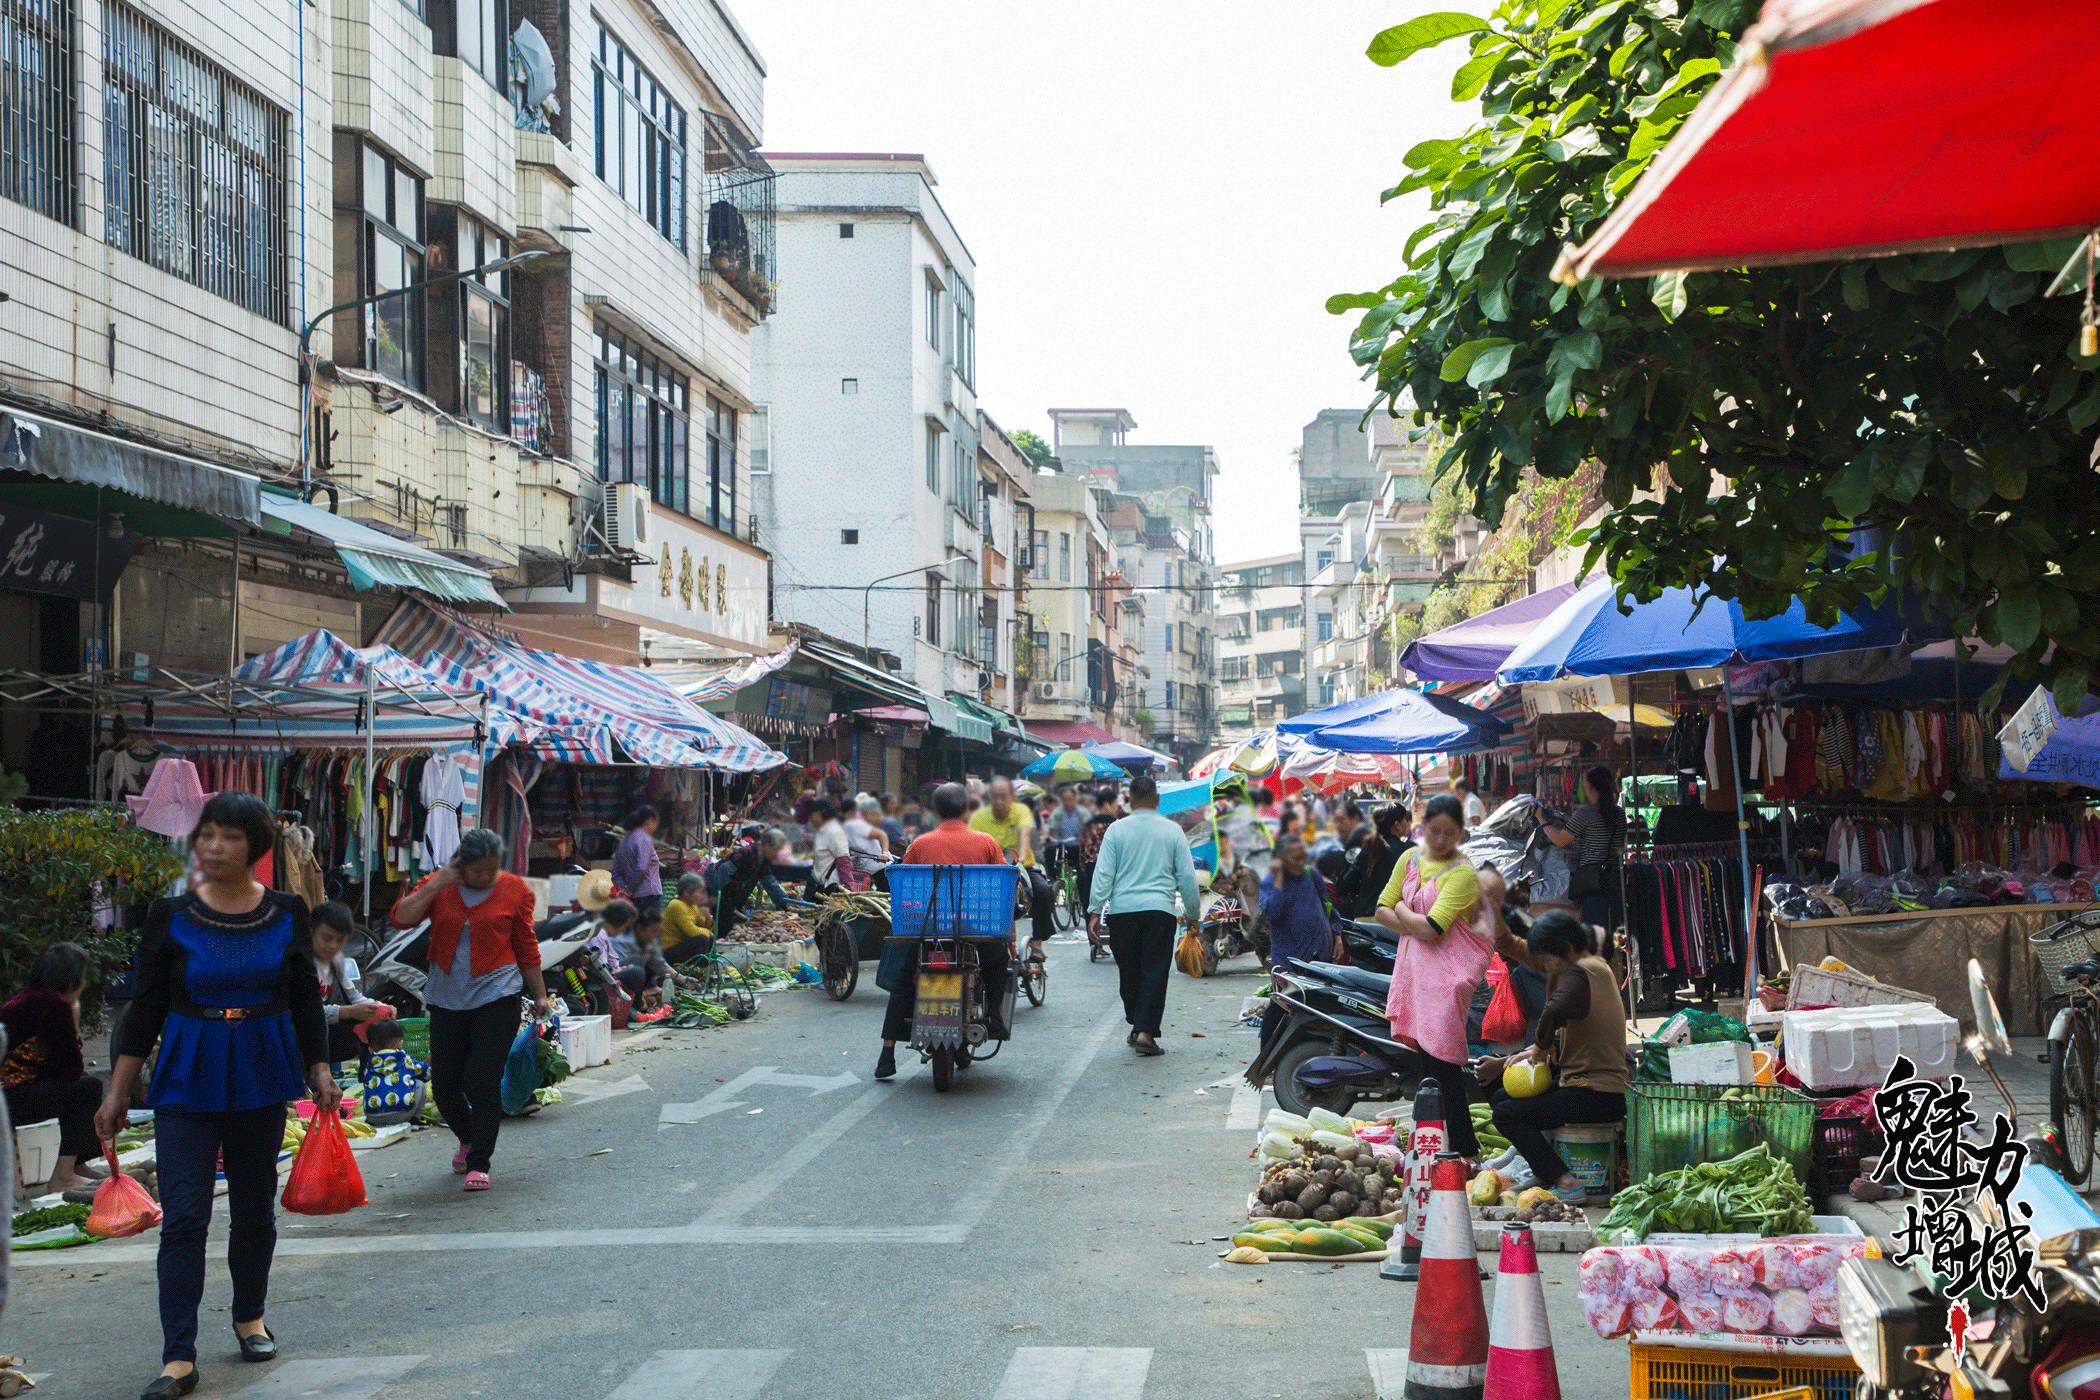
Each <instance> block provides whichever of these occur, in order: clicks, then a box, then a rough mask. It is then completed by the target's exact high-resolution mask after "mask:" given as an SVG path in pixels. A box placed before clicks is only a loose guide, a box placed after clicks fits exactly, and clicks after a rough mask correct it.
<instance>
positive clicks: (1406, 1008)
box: [1378, 795, 1494, 1159]
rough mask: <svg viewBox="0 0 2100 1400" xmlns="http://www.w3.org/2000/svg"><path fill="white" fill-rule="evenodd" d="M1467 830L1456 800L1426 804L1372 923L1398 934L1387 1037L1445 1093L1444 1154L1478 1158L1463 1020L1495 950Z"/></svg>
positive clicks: (1442, 798) (1437, 799) (1443, 798)
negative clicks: (1408, 1048) (1467, 852)
mask: <svg viewBox="0 0 2100 1400" xmlns="http://www.w3.org/2000/svg"><path fill="white" fill-rule="evenodd" d="M1465 831H1466V826H1465V809H1464V808H1463V807H1461V806H1460V805H1459V802H1458V799H1457V798H1455V797H1451V796H1448V795H1447V796H1438V797H1432V798H1431V799H1429V806H1428V810H1427V811H1426V812H1425V813H1424V815H1423V821H1422V844H1421V845H1419V846H1417V847H1415V848H1414V849H1413V850H1410V851H1408V852H1406V853H1405V854H1404V855H1402V856H1401V857H1400V864H1399V865H1398V866H1396V867H1395V868H1394V870H1393V876H1392V879H1390V880H1388V881H1387V882H1386V886H1385V893H1383V894H1382V895H1380V896H1379V897H1378V922H1379V923H1381V924H1383V925H1384V926H1385V927H1387V928H1389V929H1391V930H1392V931H1393V932H1395V933H1397V934H1399V935H1400V947H1399V949H1398V951H1397V952H1396V954H1395V956H1394V958H1393V987H1392V990H1391V991H1390V992H1388V993H1387V994H1386V999H1385V1017H1386V1020H1388V1021H1390V1022H1391V1023H1392V1026H1393V1037H1394V1039H1396V1040H1399V1041H1402V1042H1404V1043H1406V1044H1408V1045H1412V1046H1414V1047H1415V1048H1416V1049H1417V1050H1419V1051H1420V1052H1421V1055H1422V1072H1423V1074H1425V1075H1427V1076H1428V1077H1429V1078H1432V1079H1434V1080H1436V1082H1437V1085H1438V1087H1439V1088H1441V1089H1442V1090H1443V1091H1444V1124H1445V1129H1444V1131H1445V1135H1446V1137H1447V1139H1448V1140H1449V1142H1450V1144H1451V1150H1452V1151H1454V1152H1457V1153H1459V1154H1460V1155H1462V1156H1465V1157H1467V1158H1473V1159H1477V1158H1478V1157H1479V1156H1480V1140H1479V1139H1478V1138H1476V1137H1475V1136H1474V1135H1473V1119H1472V1115H1471V1113H1469V1112H1468V1111H1467V1108H1466V1078H1465V1064H1466V1016H1467V1013H1468V1012H1469V1011H1470V1010H1471V1008H1472V1004H1473V989H1474V988H1476V987H1478V986H1479V985H1480V981H1481V979H1482V978H1484V977H1485V976H1487V969H1488V959H1489V957H1490V955H1491V954H1492V953H1493V952H1494V943H1493V939H1492V935H1491V934H1490V932H1489V930H1488V926H1487V921H1486V920H1483V919H1481V918H1480V916H1479V905H1480V883H1479V878H1478V876H1477V875H1476V874H1475V872H1474V870H1473V866H1472V863H1471V862H1469V861H1468V860H1467V859H1466V858H1465V857H1464V856H1462V855H1460V854H1459V851H1458V843H1459V841H1460V839H1461V838H1462V837H1464V835H1465Z"/></svg>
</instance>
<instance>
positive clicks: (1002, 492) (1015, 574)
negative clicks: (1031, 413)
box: [977, 410, 1035, 714]
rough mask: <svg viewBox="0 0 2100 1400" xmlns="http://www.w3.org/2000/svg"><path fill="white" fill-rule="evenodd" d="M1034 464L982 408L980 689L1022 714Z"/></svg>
mask: <svg viewBox="0 0 2100 1400" xmlns="http://www.w3.org/2000/svg"><path fill="white" fill-rule="evenodd" d="M1034 475H1035V468H1034V466H1032V465H1031V464H1030V463H1029V461H1028V459H1027V458H1026V457H1025V456H1023V455H1022V454H1021V449H1019V448H1018V447H1015V446H1014V443H1013V439H1012V438H1010V437H1008V436H1007V435H1006V431H1005V430H1004V429H1003V428H1001V427H1000V426H999V425H998V424H997V423H995V422H993V421H992V418H991V415H989V414H987V413H985V412H983V411H982V410H980V411H979V412H978V415H977V489H978V502H979V514H980V519H979V522H978V523H979V525H980V527H981V534H982V537H983V544H984V556H983V565H984V568H983V572H982V574H981V575H980V579H981V591H980V593H979V595H978V596H979V602H978V608H979V611H980V612H981V614H982V619H981V625H982V627H983V628H984V629H985V631H984V636H983V638H982V639H981V641H980V643H979V654H980V655H981V656H982V657H983V659H984V663H985V666H984V669H985V670H986V671H988V672H989V673H990V675H991V684H990V685H989V686H988V687H986V688H985V689H984V690H983V692H982V693H981V694H980V695H979V697H978V698H979V699H981V700H982V701H983V702H984V703H985V704H987V705H990V706H992V707H993V708H995V709H999V710H1003V711H1005V712H1006V713H1007V714H1018V713H1019V712H1020V706H1021V703H1022V691H1023V686H1024V684H1025V681H1024V678H1023V677H1022V675H1021V674H1020V671H1021V669H1022V666H1023V664H1024V663H1025V661H1026V660H1027V659H1028V653H1029V648H1030V646H1032V644H1033V642H1034V638H1033V637H1028V638H1025V639H1024V638H1023V637H1022V635H1021V615H1022V613H1023V612H1024V611H1025V610H1026V606H1027V586H1028V576H1029V569H1030V567H1031V566H1032V564H1033V555H1032V552H1031V551H1032V548H1033V541H1034V536H1035V507H1034V504H1033V503H1032V502H1031V501H1030V500H1029V499H1028V487H1029V483H1030V480H1031V478H1033V477H1034Z"/></svg>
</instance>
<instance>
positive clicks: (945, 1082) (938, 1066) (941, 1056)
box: [933, 1048, 955, 1094]
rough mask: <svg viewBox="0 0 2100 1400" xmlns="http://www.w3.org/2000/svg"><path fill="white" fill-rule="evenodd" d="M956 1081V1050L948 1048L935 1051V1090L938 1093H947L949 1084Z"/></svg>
mask: <svg viewBox="0 0 2100 1400" xmlns="http://www.w3.org/2000/svg"><path fill="white" fill-rule="evenodd" d="M954 1082H955V1052H954V1051H953V1050H949V1049H946V1048H943V1049H940V1050H936V1051H934V1052H933V1091H934V1092H935V1093H936V1094H945V1093H947V1092H948V1086H949V1085H951V1084H953V1083H954Z"/></svg>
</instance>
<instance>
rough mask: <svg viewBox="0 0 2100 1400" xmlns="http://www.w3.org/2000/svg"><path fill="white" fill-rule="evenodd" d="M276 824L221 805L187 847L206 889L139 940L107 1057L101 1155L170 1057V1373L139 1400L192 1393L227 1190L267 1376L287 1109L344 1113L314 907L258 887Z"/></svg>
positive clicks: (231, 1228)
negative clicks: (331, 1054) (316, 950)
mask: <svg viewBox="0 0 2100 1400" xmlns="http://www.w3.org/2000/svg"><path fill="white" fill-rule="evenodd" d="M276 839H277V823H276V822H275V820H273V819H272V818H271V815H270V809H269V808H268V807H267V806H265V805H263V802H262V800H261V799H260V798H256V797H251V796H249V795H248V794H247V793H243V792H221V793H217V794H215V795H214V796H212V797H211V798H210V799H209V800H207V801H206V802H205V803H204V805H203V807H202V808H201V809H200V811H199V812H198V816H197V827H196V831H195V833H194V834H193V835H192V836H191V838H190V852H191V854H192V855H193V856H194V857H195V859H196V863H197V871H198V874H199V875H200V876H201V877H202V878H201V880H200V881H199V883H198V884H197V887H196V888H195V889H193V890H191V891H190V892H189V893H188V894H186V895H182V896H180V897H179V898H175V899H162V900H156V901H155V902H154V904H153V906H152V908H151V909H150V910H149V911H148V913H147V915H146V923H145V926H144V927H143V928H142V929H141V930H140V931H139V946H138V995H137V996H136V997H135V998H134V999H133V1001H132V1003H131V1008H130V1010H129V1011H127V1012H126V1013H125V1015H124V1019H123V1021H122V1022H121V1023H120V1024H119V1026H118V1028H117V1033H116V1036H115V1039H114V1042H113V1044H112V1046H111V1048H112V1050H113V1051H114V1052H115V1055H116V1068H115V1070H114V1071H113V1072H112V1073H111V1075H110V1079H109V1091H108V1092H107V1093H106V1094H105V1095H104V1096H103V1100H102V1107H101V1108H100V1109H98V1110H97V1111H96V1114H95V1131H96V1132H97V1134H99V1135H100V1137H101V1138H102V1139H103V1140H104V1141H110V1140H113V1139H114V1138H115V1137H116V1135H117V1133H118V1131H119V1130H120V1129H122V1128H123V1126H124V1122H125V1116H126V1114H127V1113H128V1112H129V1111H130V1108H131V1100H132V1096H133V1094H134V1092H135V1091H136V1089H137V1087H138V1082H139V1072H140V1070H141V1069H142V1068H143V1067H144V1065H145V1063H146V1058H147V1056H149V1055H151V1054H152V1053H153V1047H154V1043H155V1042H156V1041H157V1042H159V1044H160V1058H159V1060H158V1061H157V1062H156V1064H155V1066H154V1070H153V1083H152V1086H151V1087H150V1088H149V1089H148V1091H147V1095H146V1102H147V1103H148V1104H149V1105H150V1106H151V1107H152V1109H153V1122H154V1131H153V1147H154V1161H155V1163H156V1165H157V1167H158V1169H159V1184H160V1204H161V1209H162V1211H163V1216H162V1219H161V1227H160V1257H159V1266H158V1273H159V1282H160V1332H161V1361H162V1367H161V1373H160V1375H159V1376H158V1377H157V1378H156V1379H155V1380H154V1381H153V1382H152V1383H151V1384H149V1385H148V1386H147V1387H146V1389H145V1390H144V1391H143V1392H142V1393H141V1400H167V1397H170V1396H177V1395H187V1394H189V1393H190V1392H191V1391H193V1390H195V1389H196V1388H197V1306H198V1303H199V1302H200V1301H201V1300H202V1298H203V1295H204V1242H205V1237H206V1235H207V1233H208V1232H209V1230H210V1227H211V1208H212V1193H213V1188H214V1185H215V1182H216V1178H217V1175H218V1173H219V1171H221V1170H223V1171H224V1172H225V1174H226V1204H227V1208H228V1215H229V1220H228V1231H227V1245H226V1268H227V1272H228V1273H230V1274H232V1276H233V1311H232V1321H233V1332H234V1336H235V1338H236V1339H237V1340H238V1343H239V1345H240V1351H241V1359H242V1360H243V1361H269V1360H272V1359H273V1358H275V1357H276V1355H277V1339H276V1338H275V1337H274V1336H272V1335H271V1332H270V1329H269V1327H268V1326H267V1325H265V1323H264V1322H263V1305H264V1303H265V1301H266V1300H267V1297H268V1294H269V1288H270V1260H271V1258H272V1256H273V1255H274V1254H275V1253H276V1249H277V1221H276V1212H275V1207H274V1198H275V1196H276V1194H277V1151H278V1148H279V1146H280V1145H281V1144H282V1143H283V1141H284V1106H285V1105H286V1104H287V1103H289V1102H290V1101H292V1100H294V1099H298V1098H301V1097H304V1096H306V1095H307V1094H308V1093H311V1095H312V1097H313V1101H314V1111H315V1112H316V1113H333V1112H335V1108H336V1103H337V1102H338V1101H339V1100H340V1099H341V1098H342V1094H341V1091H339V1090H338V1089H337V1088H336V1085H335V1079H334V1077H333V1075H331V1074H330V1072H329V1068H328V1027H327V1022H326V1021H325V1020H324V1019H323V1018H322V1015H321V982H320V979H319V977H317V976H316V975H315V972H314V962H313V951H312V947H313V945H312V933H311V930H310V929H309V928H308V925H307V914H306V904H305V902H304V901H302V900H301V899H300V898H299V896H297V895H295V894H290V893H285V892H280V891H276V890H272V889H270V888H269V887H268V886H267V885H264V884H262V883H261V882H260V881H258V880H257V879H256V878H255V863H256V862H257V861H258V860H260V859H262V857H263V856H265V855H267V854H269V853H270V851H271V850H272V849H273V848H274V847H275V844H276Z"/></svg>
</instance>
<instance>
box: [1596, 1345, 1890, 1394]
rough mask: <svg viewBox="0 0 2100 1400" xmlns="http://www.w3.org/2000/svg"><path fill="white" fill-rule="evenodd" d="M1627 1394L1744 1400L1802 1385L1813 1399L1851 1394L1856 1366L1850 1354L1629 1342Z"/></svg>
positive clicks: (1854, 1389) (1857, 1373) (1853, 1390)
mask: <svg viewBox="0 0 2100 1400" xmlns="http://www.w3.org/2000/svg"><path fill="white" fill-rule="evenodd" d="M1629 1356H1630V1358H1631V1360H1630V1370H1631V1384H1630V1385H1629V1386H1628V1387H1627V1391H1626V1394H1627V1396H1628V1400H1747V1397H1749V1396H1755V1395H1770V1394H1772V1393H1773V1392H1774V1391H1785V1390H1795V1389H1805V1390H1807V1391H1808V1392H1809V1393H1810V1394H1812V1395H1814V1396H1815V1397H1816V1400H1853V1395H1854V1394H1855V1392H1856V1391H1857V1389H1858V1387H1859V1367H1858V1366H1857V1365H1855V1364H1853V1362H1852V1360H1851V1358H1849V1357H1847V1358H1844V1359H1842V1360H1840V1359H1838V1358H1836V1357H1829V1358H1821V1357H1818V1358H1810V1357H1805V1356H1804V1357H1796V1356H1785V1357H1782V1356H1758V1355H1755V1354H1754V1353H1751V1352H1742V1351H1714V1350H1709V1349H1708V1348H1705V1347H1677V1346H1658V1345H1653V1344H1649V1343H1642V1342H1634V1343H1632V1344H1631V1345H1630V1349H1629Z"/></svg>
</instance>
